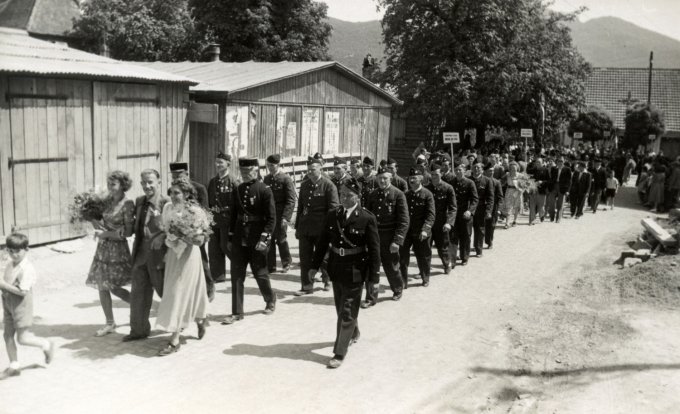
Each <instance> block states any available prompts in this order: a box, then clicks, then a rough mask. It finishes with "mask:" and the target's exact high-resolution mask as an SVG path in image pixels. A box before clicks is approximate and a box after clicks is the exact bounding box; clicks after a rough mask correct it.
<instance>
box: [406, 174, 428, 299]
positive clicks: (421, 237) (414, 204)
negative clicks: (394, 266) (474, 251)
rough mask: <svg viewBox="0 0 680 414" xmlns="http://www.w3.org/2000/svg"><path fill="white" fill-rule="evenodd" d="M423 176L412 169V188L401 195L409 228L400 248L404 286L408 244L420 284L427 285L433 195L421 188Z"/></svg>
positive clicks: (409, 256)
mask: <svg viewBox="0 0 680 414" xmlns="http://www.w3.org/2000/svg"><path fill="white" fill-rule="evenodd" d="M422 182H423V176H422V174H421V173H420V171H419V170H417V169H415V168H411V172H410V173H409V177H408V183H409V186H410V187H411V188H410V189H409V190H408V191H406V193H404V195H405V196H406V203H407V205H408V213H409V230H408V232H407V233H406V238H405V239H404V244H403V245H402V246H401V249H400V251H399V256H400V257H399V268H400V271H401V278H402V280H403V281H404V289H406V288H408V264H409V261H410V259H411V246H413V252H414V253H415V256H416V262H417V263H418V270H419V271H420V277H421V278H422V281H423V286H425V287H427V286H429V285H430V264H431V261H432V247H431V245H430V236H431V234H432V225H433V224H434V215H435V213H434V197H433V196H432V193H431V192H430V191H429V190H428V189H426V188H425V187H423V184H422Z"/></svg>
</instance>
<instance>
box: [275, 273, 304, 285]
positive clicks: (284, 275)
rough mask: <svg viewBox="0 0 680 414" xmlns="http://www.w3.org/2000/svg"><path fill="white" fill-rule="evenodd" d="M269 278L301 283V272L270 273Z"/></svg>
mask: <svg viewBox="0 0 680 414" xmlns="http://www.w3.org/2000/svg"><path fill="white" fill-rule="evenodd" d="M269 279H271V280H280V281H282V282H294V283H300V275H299V274H297V275H294V274H291V273H270V274H269Z"/></svg>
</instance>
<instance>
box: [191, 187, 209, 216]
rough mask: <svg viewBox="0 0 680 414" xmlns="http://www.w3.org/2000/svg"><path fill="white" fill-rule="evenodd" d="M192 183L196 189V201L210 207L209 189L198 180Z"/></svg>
mask: <svg viewBox="0 0 680 414" xmlns="http://www.w3.org/2000/svg"><path fill="white" fill-rule="evenodd" d="M191 185H193V186H194V188H195V189H196V201H197V202H198V204H199V205H200V206H201V207H203V208H204V209H206V210H207V209H208V190H207V189H206V188H205V186H204V185H203V184H201V183H199V182H198V181H191Z"/></svg>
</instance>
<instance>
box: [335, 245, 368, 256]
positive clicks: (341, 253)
mask: <svg viewBox="0 0 680 414" xmlns="http://www.w3.org/2000/svg"><path fill="white" fill-rule="evenodd" d="M331 251H332V252H333V253H335V254H337V255H338V256H351V255H353V254H359V253H364V252H366V247H353V248H351V249H345V248H344V247H339V248H338V247H335V246H331Z"/></svg>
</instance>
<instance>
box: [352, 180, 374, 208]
mask: <svg viewBox="0 0 680 414" xmlns="http://www.w3.org/2000/svg"><path fill="white" fill-rule="evenodd" d="M357 181H358V182H359V185H360V186H361V205H362V206H366V205H367V203H368V198H369V196H370V194H371V193H372V192H373V190H375V189H376V188H378V176H377V175H376V174H373V175H370V176H368V177H364V176H363V175H362V176H361V177H359V178H357Z"/></svg>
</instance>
